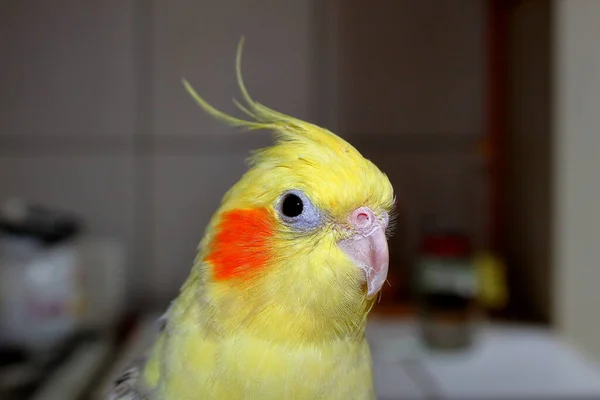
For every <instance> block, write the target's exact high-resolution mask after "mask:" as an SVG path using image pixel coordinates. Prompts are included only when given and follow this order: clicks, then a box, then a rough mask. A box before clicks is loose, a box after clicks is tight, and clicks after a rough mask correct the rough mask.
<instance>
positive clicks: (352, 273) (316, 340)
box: [111, 39, 395, 400]
mask: <svg viewBox="0 0 600 400" xmlns="http://www.w3.org/2000/svg"><path fill="white" fill-rule="evenodd" d="M242 46H243V39H242V40H241V41H240V44H239V46H238V52H237V62H236V67H237V79H238V84H239V86H240V90H241V92H242V95H243V97H244V99H245V101H246V102H247V103H248V105H247V106H246V107H244V106H242V105H240V104H239V103H237V102H236V104H237V105H238V107H239V108H240V109H241V110H242V111H244V112H245V113H246V114H248V116H250V117H251V120H250V121H246V120H242V119H238V118H235V117H232V116H229V115H226V114H224V113H222V112H220V111H218V110H216V109H215V108H213V107H212V106H211V105H209V104H208V103H207V102H206V101H205V100H204V99H202V98H201V97H200V96H199V95H198V94H197V93H196V92H195V91H194V89H192V88H191V86H190V85H189V84H188V83H187V82H186V81H185V80H184V85H185V87H186V88H187V90H188V91H189V93H190V94H191V95H192V96H193V98H194V99H195V100H196V101H197V102H198V104H199V105H200V106H201V107H202V108H203V109H204V110H206V111H207V112H208V113H210V114H211V115H213V116H214V117H217V118H219V119H221V120H224V121H226V122H228V123H230V124H232V125H235V126H238V127H244V128H249V129H269V130H272V131H273V132H274V133H275V143H274V144H273V145H272V146H270V147H267V148H264V149H261V150H259V151H256V152H255V153H254V154H253V156H252V157H251V158H250V160H249V164H250V167H249V169H248V171H247V172H246V173H245V174H244V175H243V177H242V178H241V180H240V181H238V182H237V183H236V184H235V185H234V186H233V187H232V188H231V189H230V190H229V191H228V192H227V193H226V194H225V196H224V198H223V200H222V202H221V205H220V207H219V209H218V210H217V212H216V213H215V215H214V216H213V218H212V219H211V221H210V223H209V225H208V227H207V229H206V233H205V236H204V238H203V239H202V241H201V242H200V245H199V248H198V255H197V257H196V259H195V262H194V265H193V267H192V270H191V274H190V276H189V278H188V279H187V281H186V282H185V283H184V284H183V286H182V288H181V290H180V293H179V295H178V297H177V298H176V299H175V300H174V301H173V302H172V304H171V306H170V307H169V309H168V311H167V312H166V313H165V315H164V317H163V326H162V328H161V330H160V332H159V333H158V334H157V338H156V341H155V342H154V344H153V346H152V348H151V349H150V350H149V352H148V354H147V355H146V357H145V359H144V360H143V361H141V362H139V363H137V364H136V365H133V366H132V367H131V368H130V369H129V370H128V371H126V372H125V373H124V375H123V376H121V378H120V379H119V380H117V382H116V383H115V386H114V387H113V392H112V396H113V397H111V399H120V400H122V399H153V400H188V399H190V400H191V399H194V400H197V399H278V400H280V399H303V400H306V399H373V398H375V391H374V387H373V377H372V372H371V354H370V349H369V345H368V343H367V341H366V338H365V327H366V317H367V314H368V313H369V311H370V309H371V307H372V306H373V305H374V303H375V302H376V300H377V294H378V293H379V291H380V289H381V287H382V285H383V284H384V282H385V280H386V276H387V271H388V260H389V256H388V245H387V237H386V233H388V234H389V230H390V217H391V215H392V212H393V207H394V203H395V199H394V193H393V188H392V185H391V184H390V182H389V180H388V178H387V177H386V175H385V174H384V173H382V172H381V171H380V170H379V169H378V168H377V167H376V166H375V165H374V164H373V163H372V162H370V161H369V160H367V159H365V158H364V157H363V156H362V155H361V154H360V153H359V152H358V151H357V150H356V149H355V148H354V147H352V146H351V145H350V144H348V143H347V142H346V141H344V140H343V139H341V138H340V137H338V136H336V135H335V134H334V133H332V132H330V131H328V130H326V129H323V128H320V127H318V126H315V125H313V124H310V123H307V122H304V121H300V120H298V119H295V118H292V117H289V116H287V115H284V114H281V113H279V112H276V111H273V110H272V109H269V108H267V107H265V106H263V105H261V104H259V103H257V102H255V101H253V100H252V99H251V97H250V96H249V94H248V92H247V90H246V88H245V87H244V83H243V81H242V77H241V68H240V64H241V61H240V60H241V53H242Z"/></svg>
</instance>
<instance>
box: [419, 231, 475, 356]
mask: <svg viewBox="0 0 600 400" xmlns="http://www.w3.org/2000/svg"><path fill="white" fill-rule="evenodd" d="M417 273H418V275H417V276H418V310H419V317H420V330H421V338H422V340H423V341H424V342H425V344H426V345H427V346H428V347H430V348H434V349H465V348H468V347H469V346H470V345H471V344H472V342H473V334H474V330H475V315H476V308H477V301H476V299H477V275H476V270H475V266H474V264H473V261H472V249H471V244H470V241H469V239H468V238H467V237H466V236H465V235H462V234H459V233H453V232H449V233H432V234H428V235H425V236H424V237H423V238H422V241H421V245H420V254H419V260H418V265H417Z"/></svg>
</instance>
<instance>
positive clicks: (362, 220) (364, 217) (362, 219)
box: [356, 212, 370, 226]
mask: <svg viewBox="0 0 600 400" xmlns="http://www.w3.org/2000/svg"><path fill="white" fill-rule="evenodd" d="M356 222H357V223H358V224H359V225H361V226H363V225H366V224H368V223H369V222H370V218H369V214H367V213H364V212H361V213H359V214H358V215H357V216H356Z"/></svg>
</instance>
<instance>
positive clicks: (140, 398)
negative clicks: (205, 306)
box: [107, 314, 167, 400]
mask: <svg viewBox="0 0 600 400" xmlns="http://www.w3.org/2000/svg"><path fill="white" fill-rule="evenodd" d="M166 323H167V316H166V314H165V315H163V316H162V317H160V318H159V319H158V321H157V324H158V329H157V334H158V333H160V332H162V331H163V330H164V329H165V326H166ZM146 360H147V357H146V356H142V357H140V358H138V359H136V360H134V361H133V362H132V363H130V364H129V365H128V367H127V368H126V369H125V370H124V371H123V372H122V373H121V374H120V375H119V376H118V377H117V378H116V379H115V380H114V382H113V385H112V387H111V388H110V391H109V394H108V398H107V400H149V399H150V397H149V395H147V394H144V393H142V392H141V388H140V385H139V377H140V375H141V373H142V369H143V367H144V365H145V364H146Z"/></svg>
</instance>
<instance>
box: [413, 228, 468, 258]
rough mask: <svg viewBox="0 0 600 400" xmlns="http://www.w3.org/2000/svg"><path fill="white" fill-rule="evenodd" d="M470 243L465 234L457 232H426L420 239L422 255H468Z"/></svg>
mask: <svg viewBox="0 0 600 400" xmlns="http://www.w3.org/2000/svg"><path fill="white" fill-rule="evenodd" d="M471 250H472V249H471V243H470V241H469V239H468V238H467V237H466V236H465V235H461V234H457V233H436V234H428V235H425V236H424V237H423V239H422V240H421V246H420V252H421V255H422V256H435V257H468V256H469V255H470V254H471Z"/></svg>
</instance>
